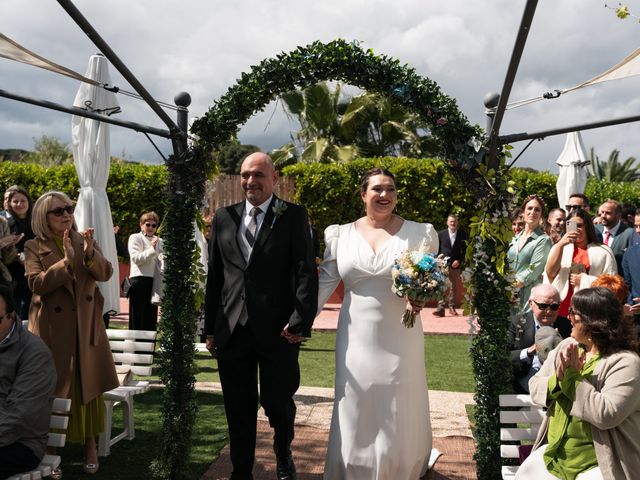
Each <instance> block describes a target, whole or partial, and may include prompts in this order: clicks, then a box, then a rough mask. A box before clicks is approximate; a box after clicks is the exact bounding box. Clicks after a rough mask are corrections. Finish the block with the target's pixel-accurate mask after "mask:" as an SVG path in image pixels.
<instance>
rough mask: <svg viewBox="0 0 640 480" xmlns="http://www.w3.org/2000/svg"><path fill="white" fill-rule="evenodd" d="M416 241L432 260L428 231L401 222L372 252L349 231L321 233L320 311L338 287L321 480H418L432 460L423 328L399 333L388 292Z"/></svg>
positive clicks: (396, 309)
mask: <svg viewBox="0 0 640 480" xmlns="http://www.w3.org/2000/svg"><path fill="white" fill-rule="evenodd" d="M423 239H426V240H425V243H426V245H428V246H429V250H430V251H432V252H433V253H437V251H438V236H437V233H436V232H435V231H434V229H433V227H432V226H431V225H430V224H421V223H415V222H410V221H406V220H405V221H404V223H403V225H402V227H401V228H400V230H399V231H398V233H396V234H395V235H394V236H393V237H391V238H390V239H389V240H388V241H387V242H386V243H385V244H384V245H383V246H382V247H381V248H380V249H379V250H378V252H374V251H373V250H372V248H371V246H370V245H369V243H368V242H367V241H366V240H365V239H364V238H363V237H362V236H361V235H360V234H359V233H358V231H357V229H356V226H355V224H353V223H350V224H347V225H332V226H330V227H328V228H327V229H326V231H325V244H326V250H325V256H324V261H323V262H322V265H321V267H320V295H319V306H320V308H322V306H323V305H324V303H325V302H326V300H327V299H328V297H329V295H331V293H332V292H333V290H334V289H335V287H336V286H337V284H338V283H339V281H340V280H341V279H342V281H343V282H344V287H345V292H344V300H343V303H342V308H341V309H340V316H339V319H338V330H337V335H336V382H335V401H334V405H333V416H332V419H331V431H330V433H329V448H328V451H327V460H326V464H325V470H324V478H325V479H326V480H417V479H418V478H420V477H421V476H423V475H424V474H425V473H426V471H427V469H428V467H429V465H430V463H431V465H432V464H433V462H434V461H435V459H436V458H437V455H439V453H438V452H437V451H435V450H434V452H433V455H432V451H431V420H430V415H429V397H428V392H427V382H426V374H425V367H424V337H423V332H422V328H421V325H420V323H419V321H418V322H417V323H416V325H415V326H414V327H413V328H405V327H404V326H403V325H402V323H401V317H402V313H403V312H404V309H405V300H404V299H401V298H399V297H397V296H396V295H395V294H394V293H393V292H392V291H391V267H392V265H393V262H394V260H395V259H396V258H397V257H398V256H399V255H400V253H401V252H402V251H404V250H406V249H407V248H411V249H412V250H413V249H417V248H418V247H419V246H420V243H421V242H422V240H423ZM432 457H433V459H432V460H431V458H432Z"/></svg>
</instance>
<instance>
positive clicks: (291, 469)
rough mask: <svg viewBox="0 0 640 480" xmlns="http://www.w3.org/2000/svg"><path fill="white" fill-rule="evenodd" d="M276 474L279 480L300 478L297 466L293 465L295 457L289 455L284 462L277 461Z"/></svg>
mask: <svg viewBox="0 0 640 480" xmlns="http://www.w3.org/2000/svg"><path fill="white" fill-rule="evenodd" d="M276 473H277V475H278V480H296V479H297V478H298V475H297V474H296V466H295V464H294V463H293V457H291V455H288V456H287V458H285V459H283V460H282V461H280V460H279V459H277V466H276Z"/></svg>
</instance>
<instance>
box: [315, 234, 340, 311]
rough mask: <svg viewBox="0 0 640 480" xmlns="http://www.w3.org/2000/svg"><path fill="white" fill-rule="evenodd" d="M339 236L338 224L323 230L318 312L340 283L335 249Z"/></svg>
mask: <svg viewBox="0 0 640 480" xmlns="http://www.w3.org/2000/svg"><path fill="white" fill-rule="evenodd" d="M339 237H340V225H330V226H328V227H327V228H326V230H325V231H324V243H325V249H324V258H323V260H322V263H321V264H320V278H319V281H318V283H319V289H318V313H320V312H321V311H322V307H324V304H325V303H326V302H327V300H328V299H329V296H331V294H332V293H333V291H334V290H335V289H336V287H337V286H338V284H339V283H340V273H338V262H337V250H338V238H339Z"/></svg>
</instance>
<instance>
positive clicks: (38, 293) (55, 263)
mask: <svg viewBox="0 0 640 480" xmlns="http://www.w3.org/2000/svg"><path fill="white" fill-rule="evenodd" d="M71 240H72V242H73V249H74V251H75V258H74V260H73V266H72V267H71V268H65V266H64V262H63V258H64V254H63V253H62V252H61V251H60V249H59V248H58V246H57V245H56V243H55V241H54V240H46V241H43V240H40V239H39V238H35V239H33V240H29V241H28V242H27V243H26V244H25V247H24V251H25V255H26V265H25V268H26V273H27V278H28V281H29V287H30V288H31V290H32V291H33V298H32V302H31V309H30V311H29V330H30V331H31V332H33V333H34V334H36V335H39V336H40V337H41V338H42V340H44V342H45V343H46V344H47V345H48V346H49V348H50V349H51V353H52V354H53V358H54V362H55V364H56V371H57V374H58V382H57V385H56V390H55V396H56V397H63V398H71V394H72V392H73V389H74V384H73V383H74V380H75V378H76V375H75V369H76V365H79V366H80V384H81V390H82V403H84V404H87V403H89V402H90V401H91V400H93V399H94V398H95V397H97V396H98V395H99V394H101V393H103V392H106V391H108V390H111V389H112V388H116V387H117V386H118V377H117V376H116V371H115V367H114V363H113V357H112V355H111V349H110V347H109V340H108V339H107V334H106V331H105V328H104V322H103V320H102V306H103V303H104V299H103V298H102V294H101V293H100V291H99V290H98V287H97V285H96V281H100V282H103V281H106V280H108V279H109V278H110V277H111V274H112V273H113V268H112V266H111V263H110V262H109V261H108V260H106V259H105V258H104V256H103V255H102V252H101V251H100V248H98V246H97V245H94V247H95V249H94V251H95V254H94V257H93V261H92V262H91V265H90V266H89V267H87V266H86V265H85V264H84V251H83V242H84V239H83V238H82V236H81V235H80V234H79V233H78V232H75V231H72V232H71ZM76 356H77V358H76Z"/></svg>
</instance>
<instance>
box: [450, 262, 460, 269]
mask: <svg viewBox="0 0 640 480" xmlns="http://www.w3.org/2000/svg"><path fill="white" fill-rule="evenodd" d="M451 268H453V269H454V270H455V269H456V268H460V260H454V261H453V262H451Z"/></svg>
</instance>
